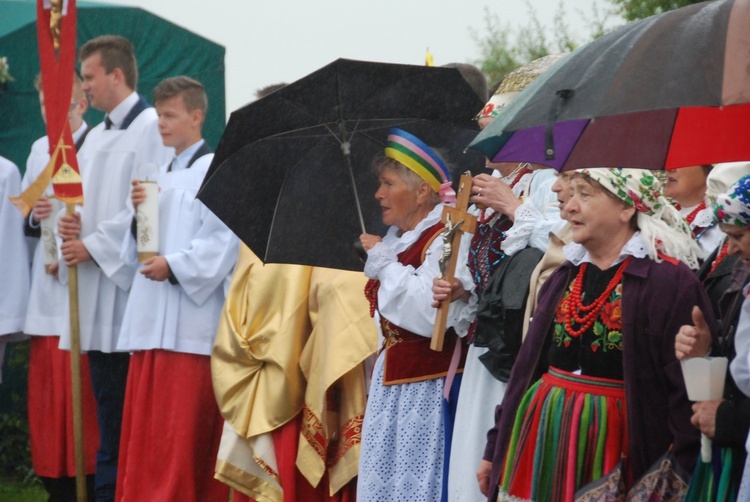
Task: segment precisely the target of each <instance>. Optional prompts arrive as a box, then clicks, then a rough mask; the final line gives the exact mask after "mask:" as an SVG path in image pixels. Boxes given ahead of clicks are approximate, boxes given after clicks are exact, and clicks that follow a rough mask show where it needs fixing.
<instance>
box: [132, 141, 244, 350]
mask: <svg viewBox="0 0 750 502" xmlns="http://www.w3.org/2000/svg"><path fill="white" fill-rule="evenodd" d="M212 158H213V154H209V155H204V156H202V157H200V158H199V159H197V160H196V161H195V162H194V163H193V165H192V166H191V167H190V168H189V169H185V168H177V169H175V168H173V170H172V171H171V172H166V170H167V167H168V165H164V166H162V168H161V171H160V175H159V179H158V183H159V189H160V192H159V255H160V256H164V257H165V258H166V259H167V262H168V263H169V267H170V268H171V269H172V273H173V274H174V277H175V278H176V279H177V281H178V284H171V283H170V282H169V281H161V282H159V281H152V280H150V279H147V278H146V277H145V276H143V275H142V274H140V273H138V274H136V276H135V279H134V280H133V285H132V286H131V288H130V298H129V299H128V304H127V307H126V308H125V316H124V318H123V323H122V330H121V331H120V337H119V340H118V344H117V350H126V351H131V352H132V351H136V350H149V349H166V350H173V351H177V352H187V353H191V354H200V355H206V356H208V355H211V347H212V346H213V341H214V337H215V336H216V327H217V325H218V323H219V316H220V315H221V309H222V307H223V305H224V287H223V286H224V280H225V279H226V278H227V277H229V276H230V274H231V272H232V269H233V268H234V264H235V262H236V261H237V251H238V249H239V240H238V239H237V237H236V236H235V235H234V234H233V233H232V231H231V230H229V229H228V228H227V226H226V225H225V224H224V223H223V222H222V221H221V220H219V218H217V217H216V215H214V214H213V213H212V212H211V211H210V210H209V209H208V208H207V207H206V206H205V205H204V204H203V202H201V201H200V200H198V199H196V198H195V196H196V194H197V193H198V189H199V188H200V186H201V183H202V182H203V178H204V177H205V176H206V172H208V167H209V165H210V164H211V159H212ZM175 164H176V163H175ZM130 216H131V218H132V217H133V216H134V213H133V212H132V209H131V213H130ZM136 255H137V252H136V242H135V239H134V238H133V236H132V235H128V236H127V237H126V238H125V240H124V242H123V258H124V259H127V261H129V262H131V263H135V261H136ZM139 268H140V266H139Z"/></svg>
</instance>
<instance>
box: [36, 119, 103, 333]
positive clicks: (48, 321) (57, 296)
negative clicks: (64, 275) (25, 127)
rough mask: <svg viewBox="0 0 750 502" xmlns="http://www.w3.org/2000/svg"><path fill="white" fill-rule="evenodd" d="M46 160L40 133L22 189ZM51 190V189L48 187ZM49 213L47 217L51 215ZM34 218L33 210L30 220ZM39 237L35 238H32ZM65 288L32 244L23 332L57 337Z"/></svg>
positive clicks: (81, 130) (78, 134) (63, 315)
mask: <svg viewBox="0 0 750 502" xmlns="http://www.w3.org/2000/svg"><path fill="white" fill-rule="evenodd" d="M86 129H88V125H86V123H85V122H84V123H83V124H81V127H79V128H78V130H77V131H75V132H74V133H73V142H76V141H78V139H79V138H80V137H81V135H82V134H83V133H84V132H86ZM48 162H49V141H48V139H47V136H42V137H41V138H39V139H38V140H36V141H35V142H34V143H33V144H32V145H31V152H30V153H29V157H28V159H27V160H26V173H25V174H24V176H23V181H22V182H21V188H22V189H23V190H26V188H28V187H29V185H31V184H32V183H33V182H34V180H36V179H37V178H38V177H39V175H40V174H41V173H42V171H44V168H45V167H47V163H48ZM47 191H48V193H51V191H52V188H51V186H50V188H48V189H47ZM54 217H55V215H54V214H53V215H51V216H50V218H54ZM32 218H33V212H32V213H31V214H30V215H29V219H30V220H31V219H32ZM35 240H38V239H35ZM67 296H68V288H67V287H66V286H65V285H64V284H62V283H61V282H60V281H59V280H58V279H57V278H55V277H54V276H52V275H50V274H48V273H47V272H46V271H45V270H44V256H43V249H42V246H39V245H37V246H35V251H34V258H33V260H32V262H31V291H30V293H29V306H28V309H27V310H26V322H25V325H24V333H26V334H27V335H42V336H60V335H61V334H62V332H63V326H64V325H65V322H66V319H67V318H66V315H67V311H66V309H67V305H68V304H67V300H66V298H67Z"/></svg>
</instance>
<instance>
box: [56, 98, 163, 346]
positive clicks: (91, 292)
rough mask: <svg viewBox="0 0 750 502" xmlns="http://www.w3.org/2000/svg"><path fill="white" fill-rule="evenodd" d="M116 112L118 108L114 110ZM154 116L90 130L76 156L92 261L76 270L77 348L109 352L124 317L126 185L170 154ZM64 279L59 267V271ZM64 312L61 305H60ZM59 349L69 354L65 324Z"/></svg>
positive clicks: (128, 268)
mask: <svg viewBox="0 0 750 502" xmlns="http://www.w3.org/2000/svg"><path fill="white" fill-rule="evenodd" d="M118 106H119V105H118ZM157 121H158V119H157V116H156V110H154V109H153V108H147V109H146V110H144V111H142V112H141V113H140V114H139V115H138V116H137V117H136V118H135V120H133V122H132V123H131V124H130V126H129V127H128V128H127V129H112V130H105V128H104V123H101V124H99V125H97V126H96V127H94V129H92V131H91V132H90V133H89V135H88V137H87V138H86V142H85V143H84V145H83V147H82V148H81V151H80V152H78V158H79V167H80V170H81V177H82V179H83V196H84V205H83V207H82V208H79V211H80V213H81V226H82V229H81V240H82V241H83V244H84V245H85V246H86V249H87V250H88V252H89V253H90V254H91V257H92V260H89V261H87V262H84V263H81V264H80V265H78V289H79V291H78V298H79V307H78V308H79V313H80V334H81V348H82V349H83V350H85V351H88V350H98V351H102V352H114V351H115V350H116V347H117V337H118V335H119V333H120V325H121V323H122V316H123V314H124V312H125V304H126V303H127V298H128V290H129V289H130V285H131V283H132V281H133V277H134V276H135V272H136V268H135V267H134V266H133V265H132V264H129V263H125V262H124V261H123V260H122V259H121V257H120V251H121V249H120V248H121V246H122V241H123V239H124V237H125V234H126V233H128V232H130V224H131V220H132V213H131V212H130V211H129V210H128V208H127V206H126V202H127V201H128V200H129V199H130V189H131V184H130V183H131V181H132V180H134V179H136V177H137V176H136V174H137V171H136V170H137V168H138V166H139V165H140V164H142V163H144V162H153V163H155V164H157V165H161V164H164V163H166V162H168V161H169V160H170V159H171V158H172V156H173V154H174V150H173V149H172V148H167V147H165V146H164V145H163V144H162V141H161V136H160V135H159V131H158V126H157ZM61 270H63V272H62V273H61V277H62V276H64V275H65V274H64V270H65V267H61ZM66 311H67V304H66ZM60 348H62V349H69V348H70V333H69V326H68V322H67V318H66V326H65V331H64V332H63V335H62V337H61V338H60Z"/></svg>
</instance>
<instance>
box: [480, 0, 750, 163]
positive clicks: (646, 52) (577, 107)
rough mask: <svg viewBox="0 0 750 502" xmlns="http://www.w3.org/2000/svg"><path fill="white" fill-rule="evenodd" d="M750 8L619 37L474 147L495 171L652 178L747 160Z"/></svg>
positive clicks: (705, 11) (523, 103)
mask: <svg viewBox="0 0 750 502" xmlns="http://www.w3.org/2000/svg"><path fill="white" fill-rule="evenodd" d="M748 103H750V0H716V1H713V2H705V3H701V4H695V5H691V6H688V7H684V8H682V9H677V10H674V11H670V12H666V13H664V14H660V15H657V16H653V17H650V18H647V19H644V20H641V21H638V22H634V23H631V24H628V25H626V26H623V27H622V28H620V29H617V30H614V31H612V32H610V33H608V34H606V35H604V36H603V37H601V38H599V39H597V40H595V41H593V42H591V43H589V44H587V45H585V46H583V47H581V48H579V49H577V50H576V51H574V52H573V53H572V54H571V55H570V57H568V58H567V59H565V60H563V61H561V62H559V63H557V64H556V65H555V66H554V67H552V68H551V69H550V70H548V71H547V72H546V73H545V74H543V75H542V76H541V77H539V78H538V79H537V80H536V81H534V82H533V83H532V84H531V85H529V86H528V87H527V88H526V90H525V91H524V92H522V93H521V94H520V95H519V96H518V98H517V99H516V100H515V101H514V102H513V103H511V104H510V105H509V106H508V107H507V108H506V109H505V110H504V111H503V113H502V114H501V115H500V116H499V117H498V118H497V119H496V120H495V121H493V122H492V124H490V126H489V127H487V128H486V129H485V130H484V131H482V133H480V134H479V135H478V136H477V137H476V139H475V140H474V141H473V142H472V144H471V146H472V147H474V148H477V149H479V150H481V151H482V152H484V153H485V155H486V156H487V157H489V158H492V159H493V160H494V161H496V162H500V161H516V162H521V161H523V162H536V163H540V164H545V165H548V166H551V167H554V168H556V169H558V170H562V169H564V170H570V169H576V168H581V167H596V166H617V167H640V168H645V169H670V168H675V167H681V166H687V165H697V164H712V163H717V162H730V161H740V160H748V159H750V140H748V138H750V104H748Z"/></svg>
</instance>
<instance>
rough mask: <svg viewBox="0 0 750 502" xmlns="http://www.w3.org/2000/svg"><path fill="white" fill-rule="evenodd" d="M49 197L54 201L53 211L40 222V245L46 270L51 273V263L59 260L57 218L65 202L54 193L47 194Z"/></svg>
mask: <svg viewBox="0 0 750 502" xmlns="http://www.w3.org/2000/svg"><path fill="white" fill-rule="evenodd" d="M47 199H48V200H49V201H50V202H51V203H52V212H51V213H50V215H49V216H48V217H47V218H45V219H43V220H41V221H40V222H39V227H40V229H41V233H42V235H41V237H40V239H39V245H40V246H42V257H43V263H44V270H45V271H46V272H47V273H49V268H50V265H53V264H54V263H55V262H57V260H58V257H57V240H55V220H56V219H57V213H59V212H60V210H61V209H62V207H63V203H62V202H60V201H59V200H57V199H56V198H55V196H54V195H47Z"/></svg>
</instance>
